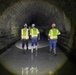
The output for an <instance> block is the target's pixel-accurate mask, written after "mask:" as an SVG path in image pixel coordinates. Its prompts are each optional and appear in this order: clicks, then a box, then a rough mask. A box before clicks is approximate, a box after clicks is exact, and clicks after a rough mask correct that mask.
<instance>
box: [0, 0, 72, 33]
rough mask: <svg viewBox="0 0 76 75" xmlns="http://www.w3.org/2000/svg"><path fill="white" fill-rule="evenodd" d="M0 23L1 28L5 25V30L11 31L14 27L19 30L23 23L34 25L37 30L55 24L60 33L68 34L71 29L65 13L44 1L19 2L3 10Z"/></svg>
mask: <svg viewBox="0 0 76 75" xmlns="http://www.w3.org/2000/svg"><path fill="white" fill-rule="evenodd" d="M0 22H1V24H2V25H3V26H2V28H5V25H6V29H12V30H13V28H14V27H17V28H18V29H20V28H21V27H23V25H24V23H27V24H28V25H29V26H30V25H31V24H32V23H35V24H36V26H37V27H39V28H43V27H45V28H46V27H47V28H49V26H50V27H51V24H52V23H56V24H57V28H58V29H59V30H60V31H62V32H66V31H67V32H70V28H71V26H70V21H69V19H68V18H67V17H66V16H65V13H64V12H63V11H61V10H59V9H58V8H57V7H56V6H54V5H53V4H50V3H48V2H45V1H30V0H29V1H19V2H17V3H15V4H13V5H12V6H11V7H9V8H8V9H6V10H5V12H4V13H3V15H2V16H1V17H0Z"/></svg>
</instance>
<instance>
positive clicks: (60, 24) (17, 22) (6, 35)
mask: <svg viewBox="0 0 76 75" xmlns="http://www.w3.org/2000/svg"><path fill="white" fill-rule="evenodd" d="M0 23H1V25H2V26H1V27H0V29H1V31H0V33H1V35H0V36H1V43H0V45H1V47H0V48H1V49H2V50H3V48H4V49H5V48H7V45H8V46H9V44H11V43H12V42H15V41H18V40H19V39H20V31H21V28H23V25H24V24H25V23H27V24H28V27H31V24H32V23H35V24H36V27H37V28H38V29H39V31H40V33H43V32H44V34H45V35H46V36H47V34H48V31H49V30H50V28H51V24H52V23H56V25H57V28H58V29H59V30H60V32H61V35H60V36H59V38H58V47H60V48H61V49H63V50H64V51H66V53H68V54H70V52H71V50H70V47H69V45H70V43H69V42H70V32H71V23H70V20H69V19H68V18H67V17H66V15H65V13H64V11H63V10H61V9H59V8H58V7H56V6H55V5H54V4H52V3H49V2H47V1H31V0H28V1H18V2H17V3H14V4H13V5H11V6H10V7H8V8H7V9H6V10H5V11H4V12H3V14H2V15H1V16H0ZM41 36H42V37H43V38H45V39H47V38H46V37H44V36H43V35H42V34H41ZM43 45H44V44H43ZM46 49H48V48H46ZM17 50H18V49H17ZM9 51H10V50H9ZM12 51H13V50H12ZM16 53H17V51H16ZM44 53H46V51H44ZM60 53H61V52H60ZM45 56H46V55H45ZM48 56H49V55H48ZM14 57H16V56H14ZM26 57H27V54H26ZM31 57H32V55H31ZM62 57H63V56H62ZM16 58H17V57H16ZM25 59H26V58H25ZM41 59H42V58H41ZM63 59H64V60H66V57H65V56H64V57H63ZM22 60H23V59H22ZM26 60H27V59H26ZM3 61H4V60H3ZM12 61H13V60H12ZM27 61H29V60H27ZM37 61H38V60H37ZM7 62H8V61H7ZM33 62H35V61H33ZM33 62H32V65H34V64H33ZM63 62H64V61H63ZM25 63H26V62H25ZM39 63H40V62H39ZM45 63H46V62H45ZM14 64H16V63H14ZM19 64H20V63H19ZM26 64H27V63H26ZM28 64H29V63H28ZM28 64H27V65H28ZM35 64H37V62H35ZM9 65H10V64H9ZM52 65H53V64H52ZM22 66H23V65H20V67H22ZM57 66H58V65H57ZM17 67H18V66H17ZM24 67H26V66H24ZM34 67H35V68H36V65H35V66H34ZM39 67H40V66H39ZM22 68H23V67H22ZM23 69H24V68H23ZM49 69H50V67H49ZM17 70H19V69H17ZM45 72H47V71H45ZM45 72H44V73H45Z"/></svg>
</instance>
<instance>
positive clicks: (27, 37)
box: [22, 29, 29, 39]
mask: <svg viewBox="0 0 76 75" xmlns="http://www.w3.org/2000/svg"><path fill="white" fill-rule="evenodd" d="M23 33H24V32H23V29H22V39H29V36H28V29H26V35H25V36H24V35H23Z"/></svg>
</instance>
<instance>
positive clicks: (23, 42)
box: [22, 39, 28, 49]
mask: <svg viewBox="0 0 76 75" xmlns="http://www.w3.org/2000/svg"><path fill="white" fill-rule="evenodd" d="M25 44H26V49H28V40H25V39H23V40H22V48H23V49H24V46H25Z"/></svg>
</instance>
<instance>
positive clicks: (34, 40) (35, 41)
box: [31, 38, 38, 46]
mask: <svg viewBox="0 0 76 75" xmlns="http://www.w3.org/2000/svg"><path fill="white" fill-rule="evenodd" d="M31 43H32V46H34V44H35V45H36V46H37V43H38V41H37V38H32V39H31Z"/></svg>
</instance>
